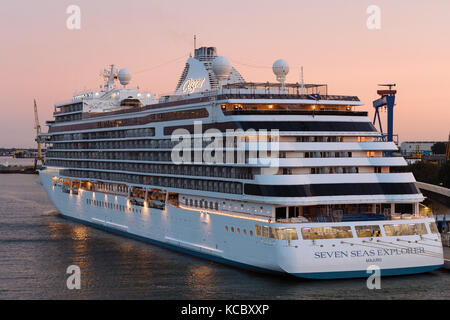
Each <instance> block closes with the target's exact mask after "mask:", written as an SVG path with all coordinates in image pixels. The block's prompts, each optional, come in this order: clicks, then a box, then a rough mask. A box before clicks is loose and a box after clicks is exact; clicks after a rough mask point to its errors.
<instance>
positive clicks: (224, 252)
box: [40, 47, 443, 279]
mask: <svg viewBox="0 0 450 320" xmlns="http://www.w3.org/2000/svg"><path fill="white" fill-rule="evenodd" d="M272 68H273V72H274V75H275V76H274V79H273V80H272V82H270V81H267V82H260V83H257V82H247V81H245V80H244V78H243V76H242V75H241V74H240V73H239V72H238V70H236V69H235V68H234V67H233V65H232V64H231V63H230V61H229V60H228V59H227V58H226V57H224V56H218V54H217V50H216V48H214V47H201V48H196V49H195V50H194V55H193V56H192V55H191V56H190V57H189V58H188V59H187V61H186V64H185V67H184V70H182V72H181V76H180V78H179V81H178V82H177V84H176V88H175V90H174V92H173V93H171V94H168V95H161V96H158V97H156V95H155V94H154V93H151V92H142V91H141V90H139V88H132V87H130V85H129V83H130V82H131V72H130V71H129V70H128V69H126V68H122V69H120V70H117V69H116V68H115V67H114V66H111V67H110V68H109V69H107V70H105V72H104V74H103V76H104V81H105V82H104V84H103V85H102V86H100V89H99V90H92V91H86V92H83V93H79V94H75V95H74V96H73V97H72V99H71V100H69V101H66V102H64V103H60V104H57V105H55V110H54V120H52V121H48V122H47V123H46V124H47V126H48V127H49V129H48V132H47V133H42V134H41V135H40V139H41V141H42V142H45V143H46V144H47V153H46V159H45V166H44V167H43V169H42V170H40V179H41V182H42V185H43V187H44V188H45V190H46V192H47V194H48V197H49V198H50V200H51V201H52V203H53V204H54V206H55V207H56V208H57V210H58V211H59V212H60V213H61V214H62V215H63V216H65V217H67V218H70V219H73V220H76V221H79V222H81V223H84V224H88V225H92V226H94V227H98V228H102V229H106V230H109V231H112V232H116V233H119V234H122V235H125V236H129V237H133V238H137V239H140V240H144V241H148V242H150V243H153V244H157V245H161V246H164V247H167V248H170V249H174V250H178V251H182V252H187V253H190V254H193V255H195V256H199V257H202V258H207V259H211V260H214V261H217V262H220V263H225V264H228V265H232V266H237V267H242V268H246V269H250V270H255V271H263V272H268V273H274V274H289V275H293V276H296V277H302V278H313V279H334V278H352V277H368V276H369V275H370V274H371V272H370V271H369V270H374V268H375V269H376V268H379V270H380V272H381V275H382V276H389V275H403V274H415V273H422V272H428V271H431V270H434V269H437V268H440V267H441V265H442V264H443V251H442V245H441V241H440V235H439V233H438V231H437V228H436V225H435V222H434V219H433V217H432V212H431V211H430V209H429V208H427V207H425V206H423V205H422V204H421V202H422V201H423V200H424V197H423V195H422V194H421V193H420V191H419V190H418V188H417V187H416V185H415V179H414V176H413V175H412V173H404V172H402V173H395V172H392V171H395V170H391V168H393V167H398V166H405V165H406V162H405V160H404V159H403V158H402V157H400V156H398V157H396V156H392V152H393V151H396V150H397V146H396V145H395V144H394V143H393V142H389V141H385V139H383V137H382V136H381V134H380V133H379V132H378V131H377V130H376V128H375V127H374V126H373V124H372V123H371V121H370V120H369V118H368V114H367V112H365V111H361V110H358V108H360V107H361V106H362V105H363V104H362V103H361V101H360V100H359V99H358V97H357V96H346V95H334V94H329V93H328V87H327V85H324V84H308V83H304V81H303V80H301V81H300V83H287V82H286V75H287V74H288V72H289V65H288V63H287V62H286V61H285V60H283V59H280V60H277V61H276V62H275V63H274V64H273V66H272ZM275 79H276V80H275ZM394 154H395V153H394Z"/></svg>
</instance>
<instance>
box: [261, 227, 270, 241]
mask: <svg viewBox="0 0 450 320" xmlns="http://www.w3.org/2000/svg"><path fill="white" fill-rule="evenodd" d="M262 236H263V237H264V238H268V237H269V227H266V226H263V228H262Z"/></svg>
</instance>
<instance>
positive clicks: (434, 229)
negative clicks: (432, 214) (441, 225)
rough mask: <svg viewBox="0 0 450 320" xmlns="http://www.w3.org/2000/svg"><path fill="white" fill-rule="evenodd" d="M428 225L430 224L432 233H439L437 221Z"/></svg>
mask: <svg viewBox="0 0 450 320" xmlns="http://www.w3.org/2000/svg"><path fill="white" fill-rule="evenodd" d="M428 225H429V226H430V231H431V233H439V230H438V228H437V227H436V223H434V222H430V223H429V224H428Z"/></svg>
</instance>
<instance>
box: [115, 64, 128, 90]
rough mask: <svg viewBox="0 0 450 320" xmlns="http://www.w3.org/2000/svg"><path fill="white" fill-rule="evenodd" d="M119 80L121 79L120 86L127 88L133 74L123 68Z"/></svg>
mask: <svg viewBox="0 0 450 320" xmlns="http://www.w3.org/2000/svg"><path fill="white" fill-rule="evenodd" d="M117 78H119V81H120V84H121V85H123V86H126V85H127V84H128V83H129V82H130V80H131V72H130V70H128V69H127V68H123V69H120V70H119V73H118V74H117Z"/></svg>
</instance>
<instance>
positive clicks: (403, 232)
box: [384, 223, 428, 236]
mask: <svg viewBox="0 0 450 320" xmlns="http://www.w3.org/2000/svg"><path fill="white" fill-rule="evenodd" d="M384 231H385V232H386V235H387V236H412V235H422V234H427V233H428V232H427V229H426V227H425V224H424V223H408V224H406V223H405V224H386V225H384Z"/></svg>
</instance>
